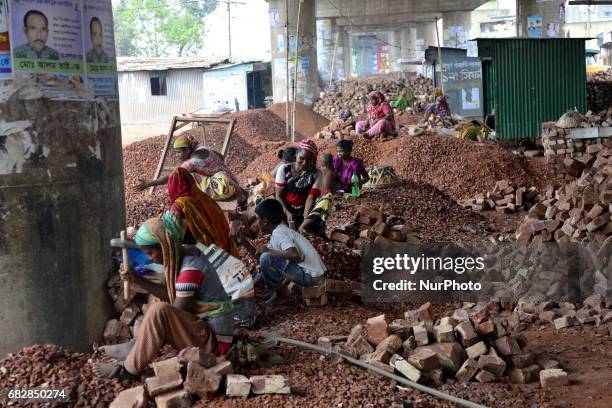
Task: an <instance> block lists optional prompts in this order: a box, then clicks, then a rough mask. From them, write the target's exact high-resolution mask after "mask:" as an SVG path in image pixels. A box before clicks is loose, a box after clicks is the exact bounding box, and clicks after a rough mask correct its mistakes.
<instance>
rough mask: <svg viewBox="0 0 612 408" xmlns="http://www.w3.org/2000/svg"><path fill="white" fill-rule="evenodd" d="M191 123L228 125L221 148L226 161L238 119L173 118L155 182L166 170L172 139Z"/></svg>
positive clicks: (156, 171)
mask: <svg viewBox="0 0 612 408" xmlns="http://www.w3.org/2000/svg"><path fill="white" fill-rule="evenodd" d="M190 123H220V124H223V123H226V124H227V132H226V133H225V139H224V140H223V147H222V148H221V152H219V153H220V154H221V157H222V158H223V159H225V155H226V153H227V148H228V146H229V142H230V138H231V136H232V132H233V131H234V125H235V124H236V119H208V118H194V117H191V116H175V117H173V118H172V122H171V124H170V130H169V131H168V136H167V137H166V143H165V144H164V149H163V151H162V154H161V157H160V158H159V163H158V164H157V169H155V175H154V176H153V180H157V179H158V178H159V176H160V175H161V172H162V170H164V162H165V161H166V157H167V156H168V149H169V148H170V143H172V138H173V137H174V132H176V131H177V130H179V129H181V128H183V127H185V126H187V125H189V124H190ZM155 187H156V186H153V187H151V188H150V189H149V194H151V193H153V191H154V190H155Z"/></svg>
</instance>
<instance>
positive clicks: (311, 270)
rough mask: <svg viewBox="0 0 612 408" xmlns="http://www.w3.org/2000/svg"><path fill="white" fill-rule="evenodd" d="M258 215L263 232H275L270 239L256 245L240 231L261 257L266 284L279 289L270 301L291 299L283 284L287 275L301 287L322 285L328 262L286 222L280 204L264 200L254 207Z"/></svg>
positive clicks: (252, 251) (250, 250) (260, 263)
mask: <svg viewBox="0 0 612 408" xmlns="http://www.w3.org/2000/svg"><path fill="white" fill-rule="evenodd" d="M255 214H256V215H257V219H258V223H259V229H260V230H261V231H262V232H263V233H264V234H269V233H272V237H271V238H270V242H269V243H268V244H267V245H265V244H262V245H258V246H257V247H256V248H255V247H253V245H252V244H251V242H250V241H249V240H248V239H247V238H246V237H245V236H244V234H241V237H240V241H241V243H242V244H243V245H244V246H245V248H246V249H247V250H248V251H249V252H251V253H254V254H255V255H256V256H259V266H260V269H261V273H262V275H263V278H264V281H265V282H266V286H267V287H268V288H269V289H270V290H275V291H276V294H275V295H273V296H272V297H271V298H270V299H268V302H272V301H275V302H277V303H284V302H286V301H287V300H289V299H291V293H290V292H289V289H288V288H287V287H286V286H283V278H284V277H285V276H286V277H288V278H289V279H290V280H292V281H293V282H295V283H297V284H298V285H300V286H316V285H317V284H319V283H320V282H321V281H322V280H323V275H324V273H325V270H326V268H325V265H324V264H323V261H322V260H321V257H320V256H319V253H318V252H317V250H316V249H315V248H314V247H313V246H312V244H311V243H310V241H308V240H307V239H306V238H304V236H302V235H301V234H300V233H298V232H297V231H294V230H292V229H291V228H289V227H288V226H287V225H286V224H285V223H284V222H283V221H284V212H283V207H282V205H281V203H280V202H278V200H275V199H267V200H264V201H262V202H261V203H259V205H258V206H257V207H256V208H255ZM243 232H244V231H243Z"/></svg>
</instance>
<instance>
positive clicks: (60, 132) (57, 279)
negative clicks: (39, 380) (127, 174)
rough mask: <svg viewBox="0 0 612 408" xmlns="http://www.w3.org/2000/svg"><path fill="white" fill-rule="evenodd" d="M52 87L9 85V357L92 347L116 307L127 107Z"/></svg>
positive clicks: (0, 201) (5, 317) (0, 120)
mask: <svg viewBox="0 0 612 408" xmlns="http://www.w3.org/2000/svg"><path fill="white" fill-rule="evenodd" d="M38 81H41V79H40V78H39V79H38ZM43 82H44V81H43ZM42 85H44V84H43V83H41V82H36V81H35V79H34V78H28V79H25V78H24V79H20V80H18V81H11V80H9V81H4V82H3V83H2V85H1V87H0V214H1V216H2V217H1V218H2V222H0V333H2V336H1V337H2V340H1V341H0V356H2V355H4V354H6V353H9V352H14V351H16V350H18V349H19V348H21V347H24V346H27V345H31V344H34V343H55V344H58V345H60V346H64V347H68V348H71V349H75V350H80V351H86V350H91V343H92V341H94V340H97V339H100V338H101V336H102V332H103V330H104V325H105V323H106V320H107V318H108V316H109V312H110V304H109V301H110V298H109V296H108V293H107V287H106V280H107V279H108V277H109V276H110V273H111V271H112V262H111V253H112V251H111V248H110V247H109V241H110V239H111V238H112V237H113V236H117V234H118V232H119V230H120V229H121V228H122V227H123V226H124V223H125V207H124V195H123V170H122V169H123V166H122V151H121V131H120V124H119V106H118V103H117V102H108V103H107V102H104V101H98V102H96V101H52V100H49V99H47V98H45V97H44V94H43V91H42ZM64 86H66V87H67V86H68V84H67V83H66V84H64Z"/></svg>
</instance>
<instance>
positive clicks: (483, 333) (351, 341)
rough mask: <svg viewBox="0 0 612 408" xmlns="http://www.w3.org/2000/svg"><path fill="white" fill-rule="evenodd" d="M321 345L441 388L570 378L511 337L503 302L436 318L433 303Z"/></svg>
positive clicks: (372, 321)
mask: <svg viewBox="0 0 612 408" xmlns="http://www.w3.org/2000/svg"><path fill="white" fill-rule="evenodd" d="M318 343H319V345H321V346H322V347H325V348H327V349H330V350H333V351H334V352H336V353H338V354H344V355H347V356H350V357H353V358H358V359H360V360H362V361H365V362H367V363H369V364H370V365H373V366H375V367H378V368H380V369H383V370H386V371H388V372H389V373H395V372H396V371H397V372H398V373H399V374H401V375H403V376H404V377H406V378H407V379H409V380H411V381H414V382H424V383H433V384H436V385H439V384H441V383H442V382H443V381H444V379H445V378H448V379H456V380H457V381H460V382H468V381H474V380H475V381H478V382H480V383H487V382H492V381H499V380H504V379H508V380H509V381H511V382H513V383H521V384H526V383H531V382H536V381H538V380H539V381H540V383H541V384H542V386H549V385H560V384H563V383H565V384H566V383H567V373H565V372H564V371H563V370H561V369H560V368H559V367H558V362H556V361H553V360H545V359H536V356H534V355H533V354H532V353H529V352H528V351H527V350H526V346H527V341H526V338H525V337H524V336H522V335H518V336H513V335H511V334H510V332H509V328H508V321H507V319H506V318H505V317H503V316H502V314H501V309H500V305H499V303H496V302H489V303H481V304H477V305H475V304H473V303H470V304H466V305H465V306H464V307H463V308H462V309H457V310H455V311H454V313H453V314H452V315H451V316H444V317H442V318H439V319H437V318H436V317H435V316H434V315H433V312H432V308H431V304H430V303H425V304H424V305H422V306H421V307H419V308H418V309H417V310H410V311H408V312H406V313H405V316H404V319H397V320H393V321H392V322H390V323H388V322H387V319H386V316H385V315H384V314H383V315H380V316H376V317H373V318H370V319H368V320H367V322H366V324H365V325H361V324H360V325H357V326H355V327H354V328H353V329H352V330H351V333H350V334H349V335H348V336H327V337H321V338H319V340H318Z"/></svg>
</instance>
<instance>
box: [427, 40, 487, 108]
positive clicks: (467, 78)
mask: <svg viewBox="0 0 612 408" xmlns="http://www.w3.org/2000/svg"><path fill="white" fill-rule="evenodd" d="M425 57H426V59H427V61H431V62H433V63H435V65H436V73H435V76H436V78H435V84H436V86H440V78H441V79H442V83H443V84H444V92H445V94H446V97H447V98H448V101H449V104H450V108H451V112H453V113H457V114H459V115H461V116H464V117H466V116H482V111H483V106H482V69H481V62H480V60H479V59H478V58H473V57H468V56H467V53H466V51H465V50H461V49H452V50H451V49H442V61H443V66H442V75H441V76H440V66H439V64H438V63H437V61H438V52H437V48H435V47H430V48H428V49H427V51H426V52H425Z"/></svg>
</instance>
